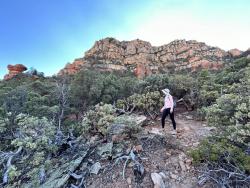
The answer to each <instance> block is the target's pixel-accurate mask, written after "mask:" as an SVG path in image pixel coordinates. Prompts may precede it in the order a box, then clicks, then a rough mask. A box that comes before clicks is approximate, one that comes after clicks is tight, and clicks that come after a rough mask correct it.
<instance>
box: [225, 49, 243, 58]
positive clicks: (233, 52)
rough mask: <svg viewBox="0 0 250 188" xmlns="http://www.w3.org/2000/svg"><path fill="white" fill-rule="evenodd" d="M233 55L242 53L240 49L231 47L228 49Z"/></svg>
mask: <svg viewBox="0 0 250 188" xmlns="http://www.w3.org/2000/svg"><path fill="white" fill-rule="evenodd" d="M228 52H229V53H230V54H231V55H232V56H233V57H238V56H240V55H241V54H242V51H240V50H238V49H237V48H234V49H231V50H229V51H228Z"/></svg>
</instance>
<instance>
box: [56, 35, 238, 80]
mask: <svg viewBox="0 0 250 188" xmlns="http://www.w3.org/2000/svg"><path fill="white" fill-rule="evenodd" d="M232 53H233V54H234V56H233V55H232ZM235 54H237V55H238V54H240V51H236V50H234V51H233V52H232V51H231V52H226V51H224V50H222V49H220V48H217V47H211V46H208V45H206V44H205V43H202V42H197V41H194V40H190V41H186V40H175V41H173V42H171V43H169V44H166V45H163V46H158V47H155V46H152V45H151V44H150V43H149V42H146V41H142V40H139V39H136V40H132V41H118V40H116V39H114V38H105V39H102V40H99V41H97V42H95V44H94V46H93V47H92V48H91V49H90V50H88V51H87V52H86V53H85V56H84V57H83V58H80V59H77V60H75V61H74V62H73V63H72V64H68V65H66V67H65V68H64V69H62V70H61V71H60V72H59V75H64V74H74V73H76V72H78V71H79V70H80V69H83V68H94V69H98V70H100V71H114V70H115V71H119V70H121V71H130V72H134V74H135V75H136V76H137V77H139V78H143V77H145V76H148V75H150V74H153V73H158V72H159V71H161V72H164V71H179V70H185V69H188V70H190V71H197V70H199V69H213V70H217V69H220V68H222V67H223V63H222V62H231V61H232V60H233V58H234V57H235Z"/></svg>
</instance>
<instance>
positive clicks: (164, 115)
mask: <svg viewBox="0 0 250 188" xmlns="http://www.w3.org/2000/svg"><path fill="white" fill-rule="evenodd" d="M168 114H170V119H171V120H172V124H173V128H174V130H176V123H175V120H174V111H173V112H172V113H170V108H166V109H164V110H163V112H162V117H161V125H162V128H164V126H165V119H166V117H167V115H168Z"/></svg>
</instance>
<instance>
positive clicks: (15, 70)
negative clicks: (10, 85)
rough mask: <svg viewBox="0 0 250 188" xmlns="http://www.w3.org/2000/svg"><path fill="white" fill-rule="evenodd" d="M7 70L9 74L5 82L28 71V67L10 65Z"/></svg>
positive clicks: (5, 77)
mask: <svg viewBox="0 0 250 188" xmlns="http://www.w3.org/2000/svg"><path fill="white" fill-rule="evenodd" d="M7 68H8V70H9V73H8V74H6V75H5V76H4V80H9V79H11V78H13V77H14V76H16V75H18V74H20V73H22V72H24V71H26V70H27V67H25V66H24V65H22V64H16V65H8V67H7Z"/></svg>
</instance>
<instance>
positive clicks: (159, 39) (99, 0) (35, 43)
mask: <svg viewBox="0 0 250 188" xmlns="http://www.w3.org/2000/svg"><path fill="white" fill-rule="evenodd" d="M0 23H1V27H0V78H2V77H3V75H4V74H6V73H7V68H6V67H7V65H8V64H18V63H21V64H24V65H26V66H27V67H28V68H30V67H34V68H36V69H38V70H39V71H41V72H44V73H45V74H46V75H52V74H55V73H57V72H58V71H59V70H60V69H61V68H63V67H64V66H65V64H66V63H67V62H72V61H73V60H74V59H75V58H78V57H82V56H83V55H84V52H85V51H86V50H88V49H89V48H91V47H92V46H93V44H94V42H95V41H96V40H99V39H102V38H105V37H115V38H117V39H118V40H133V39H136V38H139V39H142V40H146V41H149V42H151V44H152V45H157V46H158V45H163V44H167V43H169V42H171V41H173V40H175V39H186V40H197V41H200V42H205V43H207V44H208V45H211V46H217V47H220V48H222V49H224V50H229V49H232V48H238V49H240V50H247V49H248V48H249V47H250V1H249V0H1V1H0Z"/></svg>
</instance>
